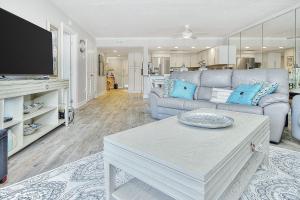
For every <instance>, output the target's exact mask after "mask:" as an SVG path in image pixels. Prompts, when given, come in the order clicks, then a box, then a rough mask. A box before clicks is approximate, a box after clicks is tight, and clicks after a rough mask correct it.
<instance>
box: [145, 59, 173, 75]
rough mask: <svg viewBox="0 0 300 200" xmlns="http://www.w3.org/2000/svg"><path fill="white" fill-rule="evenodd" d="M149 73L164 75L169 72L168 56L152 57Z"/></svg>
mask: <svg viewBox="0 0 300 200" xmlns="http://www.w3.org/2000/svg"><path fill="white" fill-rule="evenodd" d="M150 74H155V75H164V74H170V58H169V57H152V66H151V68H150Z"/></svg>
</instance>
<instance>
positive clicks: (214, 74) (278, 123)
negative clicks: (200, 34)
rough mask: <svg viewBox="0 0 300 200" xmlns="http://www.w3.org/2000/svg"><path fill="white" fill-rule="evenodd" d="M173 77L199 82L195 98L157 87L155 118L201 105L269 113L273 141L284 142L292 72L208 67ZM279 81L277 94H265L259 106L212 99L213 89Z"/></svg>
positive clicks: (152, 100) (152, 105)
mask: <svg viewBox="0 0 300 200" xmlns="http://www.w3.org/2000/svg"><path fill="white" fill-rule="evenodd" d="M171 78H174V79H184V80H187V81H190V82H193V83H195V84H197V86H198V87H197V90H196V92H195V95H194V100H183V99H178V98H164V97H163V89H161V88H154V89H152V90H151V92H150V96H149V101H150V109H151V114H152V117H153V118H156V119H164V118H167V117H170V116H174V115H177V114H178V113H179V112H182V111H190V110H195V109H199V108H214V109H222V110H229V111H237V112H245V113H252V114H258V115H267V116H269V117H270V121H271V136H270V140H271V141H272V142H275V143H278V142H280V139H281V135H282V132H283V129H284V126H285V120H286V115H287V113H288V112H289V109H290V106H289V103H288V102H289V101H288V100H289V89H288V72H287V71H286V70H283V69H252V70H207V71H202V72H200V71H194V72H174V73H172V74H171ZM261 81H269V82H277V83H278V84H279V87H278V89H277V90H276V91H275V93H273V94H270V95H267V96H265V97H263V98H262V99H261V100H260V102H259V105H258V106H248V105H238V104H216V103H212V102H210V101H209V100H210V98H211V94H212V88H227V89H234V88H236V87H237V86H238V85H240V84H243V83H245V84H247V83H253V82H261Z"/></svg>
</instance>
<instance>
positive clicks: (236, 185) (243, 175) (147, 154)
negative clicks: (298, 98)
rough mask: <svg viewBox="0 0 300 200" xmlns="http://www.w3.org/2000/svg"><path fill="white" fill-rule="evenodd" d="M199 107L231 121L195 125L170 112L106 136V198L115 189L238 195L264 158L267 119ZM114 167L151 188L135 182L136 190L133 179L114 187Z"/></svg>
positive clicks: (193, 198) (192, 196)
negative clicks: (216, 125)
mask: <svg viewBox="0 0 300 200" xmlns="http://www.w3.org/2000/svg"><path fill="white" fill-rule="evenodd" d="M199 111H200V112H213V113H220V114H224V115H227V116H230V117H232V118H233V119H234V120H235V122H234V125H233V126H231V127H228V128H225V129H203V128H195V127H189V126H185V125H182V124H180V123H179V122H178V121H177V118H176V117H171V118H168V119H164V120H161V121H158V122H154V123H150V124H146V125H143V126H140V127H137V128H133V129H130V130H127V131H123V132H121V133H118V134H114V135H110V136H107V137H105V139H104V162H105V181H106V183H105V185H106V194H107V200H112V199H114V198H113V193H115V195H116V196H117V195H119V196H126V197H130V195H131V194H129V193H130V192H131V193H132V194H137V193H139V192H140V194H145V193H147V192H149V194H150V193H151V192H152V194H151V195H152V196H151V195H150V196H151V198H146V196H147V195H145V198H144V199H143V198H140V197H139V198H133V197H131V198H129V199H131V200H133V199H137V200H138V199H143V200H146V199H147V200H148V199H162V198H166V199H168V198H167V197H169V198H170V199H178V200H202V199H205V200H214V199H222V200H223V199H228V200H229V199H230V200H234V199H238V198H239V197H240V196H241V194H242V192H243V191H244V189H245V188H246V187H247V185H248V183H249V181H250V179H251V177H252V176H253V175H254V173H255V171H256V170H257V169H258V167H259V166H260V165H262V164H264V165H267V164H268V151H269V134H270V125H269V119H268V117H266V116H262V115H253V114H246V113H237V112H229V111H220V110H215V109H200V110H199ZM114 167H116V168H119V169H122V170H124V171H125V172H127V173H128V174H130V175H132V176H134V177H136V179H135V181H131V183H128V184H136V185H139V184H138V182H137V181H141V183H145V185H146V186H149V188H150V189H149V188H148V189H144V191H138V187H136V188H137V190H136V191H134V190H133V188H135V187H133V186H132V185H128V187H125V186H124V187H121V188H115V186H114V177H115V174H114V171H115V170H114V169H113V168H114ZM141 188H144V187H141ZM118 189H120V190H118ZM154 191H156V193H157V196H158V197H157V198H154V197H153V194H155V192H154ZM123 193H128V194H123ZM133 196H134V195H133ZM159 196H160V197H159ZM162 196H163V197H162ZM119 199H121V197H120V198H118V200H119ZM129 199H128V200H129ZM124 200H125V199H124Z"/></svg>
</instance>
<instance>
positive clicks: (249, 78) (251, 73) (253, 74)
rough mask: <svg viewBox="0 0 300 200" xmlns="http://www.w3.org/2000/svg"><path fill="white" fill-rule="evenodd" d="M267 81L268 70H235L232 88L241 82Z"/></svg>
mask: <svg viewBox="0 0 300 200" xmlns="http://www.w3.org/2000/svg"><path fill="white" fill-rule="evenodd" d="M264 81H267V73H266V70H254V69H252V70H234V71H233V75H232V88H233V89H235V88H237V87H238V86H239V85H241V84H254V83H262V82H264Z"/></svg>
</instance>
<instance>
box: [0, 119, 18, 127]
mask: <svg viewBox="0 0 300 200" xmlns="http://www.w3.org/2000/svg"><path fill="white" fill-rule="evenodd" d="M21 122H22V121H20V120H12V121H9V122H5V123H4V124H3V128H4V129H7V128H10V127H12V126H14V125H16V124H19V123H21Z"/></svg>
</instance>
